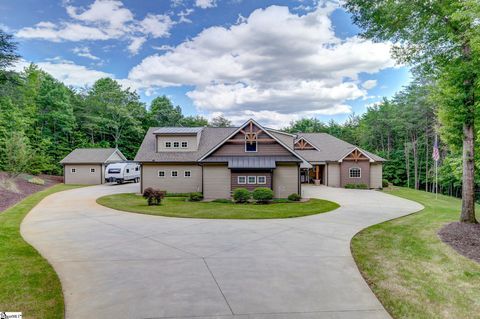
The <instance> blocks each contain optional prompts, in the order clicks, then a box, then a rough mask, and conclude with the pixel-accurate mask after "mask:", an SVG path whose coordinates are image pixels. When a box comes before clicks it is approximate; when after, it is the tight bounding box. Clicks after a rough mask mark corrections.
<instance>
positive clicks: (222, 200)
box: [212, 198, 232, 204]
mask: <svg viewBox="0 0 480 319" xmlns="http://www.w3.org/2000/svg"><path fill="white" fill-rule="evenodd" d="M212 202H213V203H222V204H231V203H232V201H231V200H229V199H226V198H217V199H214V200H212Z"/></svg>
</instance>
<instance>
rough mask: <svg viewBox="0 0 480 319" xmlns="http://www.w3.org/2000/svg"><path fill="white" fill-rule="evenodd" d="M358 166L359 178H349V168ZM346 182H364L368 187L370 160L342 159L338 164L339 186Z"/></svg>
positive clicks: (343, 185)
mask: <svg viewBox="0 0 480 319" xmlns="http://www.w3.org/2000/svg"><path fill="white" fill-rule="evenodd" d="M351 167H359V168H360V169H361V177H360V178H350V175H349V169H350V168H351ZM346 184H365V185H367V187H370V162H369V161H358V162H355V161H343V162H342V163H341V164H340V186H341V187H345V185H346Z"/></svg>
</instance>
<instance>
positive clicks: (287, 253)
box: [21, 184, 422, 319]
mask: <svg viewBox="0 0 480 319" xmlns="http://www.w3.org/2000/svg"><path fill="white" fill-rule="evenodd" d="M138 190H139V185H138V184H127V185H121V186H116V185H99V186H92V187H86V188H79V189H74V190H69V191H64V192H60V193H56V194H53V195H50V196H48V197H47V198H45V199H44V200H43V201H42V202H41V203H40V204H39V205H37V206H36V207H35V208H34V209H33V210H32V211H31V212H30V213H29V214H28V216H27V217H26V218H25V220H24V221H23V223H22V227H21V232H22V235H23V237H24V238H25V239H26V240H27V241H28V242H29V243H30V244H32V245H33V246H34V247H35V248H36V249H38V250H39V252H40V253H41V254H42V255H43V256H44V257H46V258H47V259H48V260H49V261H50V263H51V264H52V265H53V267H54V268H55V270H56V271H57V273H58V275H59V277H60V280H61V282H62V286H63V290H64V296H65V303H66V317H67V318H196V319H202V318H203V319H214V318H215V319H220V318H222V319H223V318H241V319H243V318H249V319H273V318H275V319H287V318H292V319H312V318H389V315H388V314H387V312H386V311H385V310H384V308H383V307H382V305H381V304H380V302H379V301H378V300H377V299H376V298H375V295H374V294H373V293H372V292H371V290H370V288H369V287H368V285H367V284H366V283H365V281H364V280H363V278H362V277H361V275H360V273H359V271H358V269H357V266H356V265H355V262H354V261H353V258H352V255H351V253H350V240H351V238H352V236H353V235H354V234H355V233H357V232H358V231H359V230H361V229H363V228H365V227H367V226H370V225H373V224H377V223H380V222H382V221H385V220H388V219H392V218H395V217H399V216H403V215H405V214H409V213H412V212H415V211H418V210H420V209H422V206H421V205H419V204H417V203H414V202H411V201H408V200H405V199H401V198H399V197H395V196H391V195H387V194H384V193H381V192H377V191H366V190H347V189H339V188H328V187H318V186H317V187H315V186H304V187H303V196H304V197H317V198H324V199H328V200H332V201H335V202H337V203H339V204H340V205H341V207H340V208H339V209H337V210H335V211H332V212H329V213H324V214H320V215H312V216H307V217H300V218H290V219H269V220H206V219H203V220H202V219H182V218H169V217H159V216H150V215H141V214H134V213H126V212H119V211H116V210H113V209H109V208H106V207H103V206H100V205H98V204H96V202H95V200H96V198H98V197H100V196H104V195H108V194H114V193H128V192H137V191H138Z"/></svg>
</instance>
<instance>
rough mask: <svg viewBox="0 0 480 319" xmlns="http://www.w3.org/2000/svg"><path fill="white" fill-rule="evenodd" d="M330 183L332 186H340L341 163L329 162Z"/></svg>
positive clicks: (328, 174)
mask: <svg viewBox="0 0 480 319" xmlns="http://www.w3.org/2000/svg"><path fill="white" fill-rule="evenodd" d="M327 178H328V185H327V186H331V187H340V165H339V164H337V163H328V166H327Z"/></svg>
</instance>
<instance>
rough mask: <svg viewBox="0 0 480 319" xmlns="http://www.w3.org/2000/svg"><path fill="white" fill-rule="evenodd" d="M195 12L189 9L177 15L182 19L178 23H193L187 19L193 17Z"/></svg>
mask: <svg viewBox="0 0 480 319" xmlns="http://www.w3.org/2000/svg"><path fill="white" fill-rule="evenodd" d="M194 11H195V10H193V9H190V8H188V9H185V10H182V11H180V12H179V13H177V16H179V17H180V19H179V20H178V23H192V20H190V19H189V18H187V17H188V16H189V15H191V14H192V13H193V12H194Z"/></svg>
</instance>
